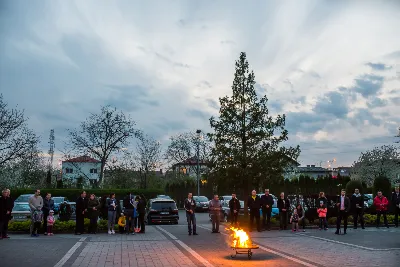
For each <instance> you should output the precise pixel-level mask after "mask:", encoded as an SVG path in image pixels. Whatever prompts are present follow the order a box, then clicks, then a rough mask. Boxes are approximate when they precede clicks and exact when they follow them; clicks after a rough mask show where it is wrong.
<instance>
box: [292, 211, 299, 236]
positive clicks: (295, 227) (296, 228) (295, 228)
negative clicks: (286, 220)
mask: <svg viewBox="0 0 400 267" xmlns="http://www.w3.org/2000/svg"><path fill="white" fill-rule="evenodd" d="M290 223H291V224H292V232H296V231H299V215H298V214H297V209H294V210H293V214H292V216H291V217H290Z"/></svg>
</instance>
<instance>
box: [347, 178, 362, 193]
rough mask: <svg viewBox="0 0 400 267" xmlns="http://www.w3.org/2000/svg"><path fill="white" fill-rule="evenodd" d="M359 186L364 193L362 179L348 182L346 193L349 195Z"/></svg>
mask: <svg viewBox="0 0 400 267" xmlns="http://www.w3.org/2000/svg"><path fill="white" fill-rule="evenodd" d="M356 188H358V189H359V190H360V193H361V194H364V187H363V184H362V182H361V181H360V180H351V181H350V182H348V183H347V184H346V193H347V194H348V195H350V194H353V193H354V190H355V189H356Z"/></svg>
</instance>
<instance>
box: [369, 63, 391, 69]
mask: <svg viewBox="0 0 400 267" xmlns="http://www.w3.org/2000/svg"><path fill="white" fill-rule="evenodd" d="M365 65H367V66H369V67H371V68H372V69H373V70H387V69H391V68H392V67H391V66H387V65H385V64H383V63H372V62H368V63H367V64H365Z"/></svg>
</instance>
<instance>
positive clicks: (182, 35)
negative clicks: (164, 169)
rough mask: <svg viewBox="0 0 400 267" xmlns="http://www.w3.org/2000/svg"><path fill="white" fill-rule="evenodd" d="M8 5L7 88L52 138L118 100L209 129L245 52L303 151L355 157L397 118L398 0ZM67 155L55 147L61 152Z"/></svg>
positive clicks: (0, 47) (2, 7) (165, 123)
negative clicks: (210, 120)
mask: <svg viewBox="0 0 400 267" xmlns="http://www.w3.org/2000/svg"><path fill="white" fill-rule="evenodd" d="M251 3H252V4H249V2H248V1H232V0H227V1H162V0H159V1H132V0H130V1H88V0H85V1H81V0H80V1H72V0H69V1H16V0H8V1H1V3H0V92H1V93H2V94H3V96H4V98H5V101H7V102H8V103H9V105H10V106H16V105H18V107H19V108H23V109H25V111H26V114H27V115H28V116H29V125H30V127H31V128H33V129H34V130H35V131H36V132H37V133H38V134H39V135H41V136H42V140H43V141H42V146H43V148H44V149H45V150H47V149H48V148H47V140H48V135H49V131H50V129H55V133H56V148H63V140H65V136H66V129H67V128H75V127H77V126H78V125H79V122H80V121H83V120H84V119H85V118H86V117H87V116H88V114H89V112H97V111H99V109H100V106H101V105H106V104H110V105H113V106H116V107H117V108H118V109H121V110H123V111H125V112H127V113H130V114H131V116H132V118H133V119H134V120H135V121H136V122H137V125H138V127H140V128H141V129H143V130H145V131H146V132H148V133H149V134H150V135H153V136H154V137H155V138H157V139H158V140H160V141H162V142H163V143H165V145H167V143H168V137H169V136H170V135H172V134H175V133H179V132H183V131H187V130H195V129H197V128H200V129H203V130H204V131H207V130H208V129H209V122H208V119H209V117H210V116H211V115H216V114H217V113H218V98H219V97H221V96H224V95H227V94H229V93H230V90H231V89H230V86H231V84H232V80H233V74H234V63H235V60H237V58H238V56H239V53H240V52H241V51H245V52H246V53H247V56H248V60H249V63H250V65H251V68H252V69H253V70H254V72H255V75H256V81H257V90H258V92H259V93H260V94H266V95H267V96H268V98H269V101H270V109H271V112H272V113H273V114H278V113H285V114H286V115H287V128H288V130H289V134H290V142H289V144H300V146H301V148H302V154H301V156H300V159H299V161H300V163H301V164H303V165H305V164H317V165H319V164H320V163H321V161H322V162H323V163H322V166H324V165H325V163H326V161H328V160H331V159H333V158H336V160H337V165H350V164H351V163H352V162H353V161H354V160H356V159H357V158H358V156H359V153H360V152H361V151H364V150H366V149H370V148H373V147H374V146H377V145H378V146H380V145H385V144H391V143H393V141H394V137H393V136H394V135H396V134H397V129H398V127H399V126H400V116H399V113H400V65H399V63H400V33H399V29H400V16H399V15H398V14H400V2H399V1H372V0H371V1H368V0H367V1H305V0H304V1H272V0H271V1H264V0H260V1H251ZM58 153H59V151H58Z"/></svg>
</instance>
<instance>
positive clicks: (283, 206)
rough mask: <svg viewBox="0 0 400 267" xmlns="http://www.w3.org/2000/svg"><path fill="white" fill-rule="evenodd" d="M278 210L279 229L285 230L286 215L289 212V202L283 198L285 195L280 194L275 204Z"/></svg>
mask: <svg viewBox="0 0 400 267" xmlns="http://www.w3.org/2000/svg"><path fill="white" fill-rule="evenodd" d="M277 206H278V209H279V229H280V230H286V229H287V221H288V213H289V210H290V201H289V199H288V198H287V197H285V193H283V192H282V193H281V194H280V196H279V199H278V203H277Z"/></svg>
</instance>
